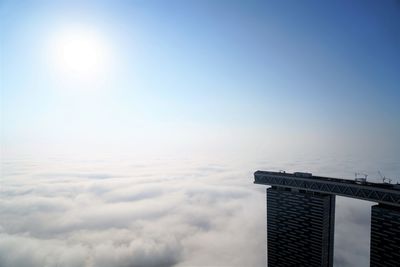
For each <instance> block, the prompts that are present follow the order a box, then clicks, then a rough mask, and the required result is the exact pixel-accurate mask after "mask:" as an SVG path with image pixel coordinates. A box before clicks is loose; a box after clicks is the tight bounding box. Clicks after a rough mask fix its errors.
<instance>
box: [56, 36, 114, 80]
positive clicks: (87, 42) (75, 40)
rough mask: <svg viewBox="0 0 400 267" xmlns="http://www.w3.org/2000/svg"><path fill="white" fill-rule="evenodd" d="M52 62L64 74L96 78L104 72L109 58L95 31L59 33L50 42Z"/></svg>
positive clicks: (105, 46) (104, 43)
mask: <svg viewBox="0 0 400 267" xmlns="http://www.w3.org/2000/svg"><path fill="white" fill-rule="evenodd" d="M51 46H52V49H53V61H54V63H55V65H56V66H57V68H58V69H60V70H61V71H62V72H63V73H64V74H70V75H75V76H76V75H77V76H86V77H89V76H96V75H98V74H100V73H101V72H102V71H104V69H105V67H106V65H107V59H108V57H109V51H108V49H107V44H106V42H105V40H104V39H103V38H101V36H100V35H99V34H98V33H96V32H95V31H90V30H84V29H68V30H64V31H60V32H59V33H58V34H57V35H56V37H55V38H54V39H53V42H52V45H51Z"/></svg>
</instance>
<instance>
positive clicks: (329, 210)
mask: <svg viewBox="0 0 400 267" xmlns="http://www.w3.org/2000/svg"><path fill="white" fill-rule="evenodd" d="M334 214H335V196H334V195H328V194H320V193H315V192H310V191H309V192H306V191H299V190H295V189H289V188H283V187H272V188H269V189H267V236H268V239H267V240H268V241H267V259H268V266H269V267H281V266H307V267H313V266H315V267H332V265H333V239H334V223H335V215H334Z"/></svg>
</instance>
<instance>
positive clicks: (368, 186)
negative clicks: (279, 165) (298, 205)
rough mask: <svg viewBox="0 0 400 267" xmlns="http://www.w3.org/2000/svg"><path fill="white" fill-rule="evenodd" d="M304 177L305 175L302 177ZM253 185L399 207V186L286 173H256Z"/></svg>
mask: <svg viewBox="0 0 400 267" xmlns="http://www.w3.org/2000/svg"><path fill="white" fill-rule="evenodd" d="M304 176H306V175H304ZM254 183H256V184H264V185H271V186H278V187H286V188H295V189H299V190H305V191H313V192H319V193H324V194H334V195H338V196H344V197H352V198H358V199H363V200H368V201H373V202H378V203H382V204H387V205H391V206H397V207H400V186H399V185H393V184H383V183H382V184H379V183H370V182H365V183H357V182H356V181H352V180H346V179H339V178H328V177H320V176H311V175H310V177H302V176H301V175H300V176H297V175H295V174H292V173H286V172H270V171H256V172H255V173H254Z"/></svg>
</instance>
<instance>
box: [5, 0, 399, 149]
mask: <svg viewBox="0 0 400 267" xmlns="http://www.w3.org/2000/svg"><path fill="white" fill-rule="evenodd" d="M79 2H80V1H65V2H62V1H56V2H54V3H53V2H51V1H27V2H24V1H18V2H15V1H3V2H2V3H1V4H0V12H1V32H2V33H1V35H0V38H1V73H0V75H1V76H0V78H1V111H2V112H1V113H2V114H1V116H2V123H1V124H2V125H1V128H2V135H1V142H2V145H3V147H4V148H5V151H12V150H14V149H19V150H23V151H25V150H37V149H38V147H40V148H41V149H46V148H54V147H57V148H59V149H66V148H69V149H71V148H82V147H84V146H89V147H102V148H104V149H105V148H106V147H107V148H117V147H118V148H119V147H123V148H129V149H132V148H133V149H135V150H136V151H142V150H147V149H149V148H151V149H152V151H154V153H158V152H160V151H159V150H171V151H173V150H182V151H194V150H193V149H195V150H203V149H204V150H206V151H207V153H213V150H219V149H222V150H223V149H228V148H232V147H234V151H236V152H238V151H242V150H243V151H244V150H246V151H248V152H249V153H252V152H254V150H259V152H260V153H263V152H264V151H266V150H268V149H272V148H274V149H276V148H279V147H283V148H284V150H285V151H290V149H304V148H311V149H312V150H317V149H320V150H324V151H326V150H331V151H334V150H338V151H349V150H354V151H358V150H360V149H369V151H370V152H371V151H375V150H376V149H377V148H382V150H383V152H385V153H388V154H391V153H397V151H398V148H399V145H398V142H397V141H398V136H399V135H400V120H399V115H398V114H400V106H399V105H398V102H399V100H400V90H399V87H398V85H399V84H400V75H398V72H399V70H400V49H399V48H400V6H399V4H398V2H396V1H380V2H377V1H351V2H348V1H335V2H333V1H330V2H329V3H326V2H325V3H321V2H319V1H301V2H300V1H285V2H282V1H259V2H258V1H246V2H242V1H108V2H107V1H106V2H100V1H96V2H94V1H93V2H90V1H85V3H79ZM66 29H67V30H66ZM68 31H69V32H72V33H74V32H78V31H82V32H84V34H82V35H81V36H84V35H85V33H90V34H93V36H95V40H96V41H94V43H95V44H94V46H95V47H94V48H96V47H106V50H107V55H105V54H102V53H99V54H98V56H96V58H99V59H101V60H103V59H104V60H103V61H104V63H103V65H102V66H101V69H97V66H96V69H95V74H93V75H92V73H91V74H89V73H85V72H83V73H77V74H76V75H75V74H72V75H71V74H68V73H65V72H63V71H60V68H62V67H63V66H62V65H63V64H65V62H64V63H62V62H60V58H57V55H56V56H54V55H53V52H52V51H53V49H57V46H60V45H62V42H61V41H58V43H57V42H56V43H55V44H54V42H52V40H53V39H54V38H55V39H57V38H58V39H57V40H63V34H64V33H63V32H68ZM54 36H55V37H54ZM83 38H85V37H83ZM74 56H75V57H79V56H77V55H72V57H74ZM58 57H59V56H58ZM96 62H97V61H96ZM81 63H82V62H81ZM83 64H84V62H83ZM64 67H65V66H64Z"/></svg>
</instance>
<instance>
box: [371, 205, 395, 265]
mask: <svg viewBox="0 0 400 267" xmlns="http://www.w3.org/2000/svg"><path fill="white" fill-rule="evenodd" d="M370 257H371V258H370V266H371V267H399V266H400V208H398V207H393V206H387V205H381V204H379V205H375V206H372V209H371V254H370Z"/></svg>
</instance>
